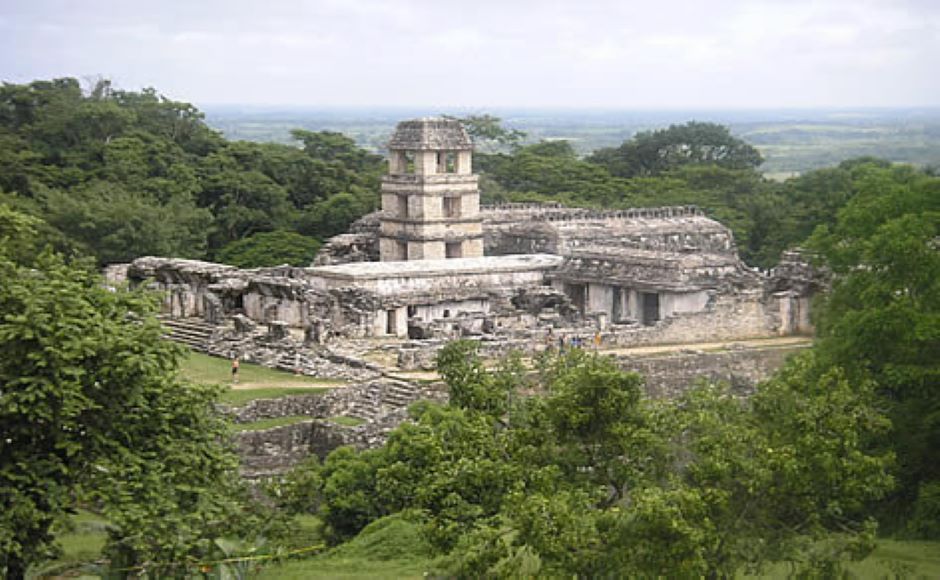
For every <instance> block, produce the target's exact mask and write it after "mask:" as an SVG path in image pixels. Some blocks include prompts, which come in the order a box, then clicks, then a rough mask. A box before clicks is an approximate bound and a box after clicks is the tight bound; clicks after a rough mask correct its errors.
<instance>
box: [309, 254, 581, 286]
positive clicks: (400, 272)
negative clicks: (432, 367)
mask: <svg viewBox="0 0 940 580" xmlns="http://www.w3.org/2000/svg"><path fill="white" fill-rule="evenodd" d="M562 261H564V258H563V257H562V256H555V255H552V254H522V255H511V256H484V257H482V258H447V259H443V260H410V261H407V262H354V263H351V264H339V265H335V266H317V267H314V268H308V269H307V272H308V274H309V275H311V276H320V277H323V278H340V279H347V280H374V279H381V278H415V277H418V278H424V277H435V276H459V275H461V274H486V273H490V272H525V271H532V270H549V269H552V268H555V267H557V266H558V265H559V264H561V263H562Z"/></svg>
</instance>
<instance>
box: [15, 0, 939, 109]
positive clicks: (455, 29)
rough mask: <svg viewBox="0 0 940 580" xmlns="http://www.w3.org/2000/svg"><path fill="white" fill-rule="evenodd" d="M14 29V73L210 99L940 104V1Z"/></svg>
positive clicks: (202, 10) (26, 14)
mask: <svg viewBox="0 0 940 580" xmlns="http://www.w3.org/2000/svg"><path fill="white" fill-rule="evenodd" d="M0 26H3V27H4V30H5V32H4V34H3V35H0V78H3V79H6V80H13V81H17V82H22V81H28V80H31V79H32V78H46V77H49V76H56V75H63V74H68V75H74V76H82V75H86V74H96V73H105V74H113V75H115V76H116V77H117V78H116V79H115V80H116V82H117V83H118V84H120V85H122V86H125V87H128V88H134V86H135V85H152V86H155V87H157V88H158V89H160V90H162V91H164V92H167V93H169V94H170V95H171V96H173V97H174V98H180V99H186V100H193V101H196V102H218V101H229V102H232V101H236V102H237V101H242V102H265V101H266V102H276V101H280V102H288V103H300V104H308V105H324V104H360V105H369V104H373V105H381V104H389V105H408V104H413V105H414V104H428V103H445V102H446V103H447V104H448V105H464V106H484V105H487V106H497V105H509V106H526V105H529V106H551V105H565V106H622V107H635V106H663V107H683V106H685V107H735V106H755V107H757V106H786V105H795V106H813V105H845V106H848V105H859V104H864V105H878V104H882V105H904V104H929V103H932V104H940V103H938V97H937V95H940V79H938V78H937V75H936V74H935V73H934V72H933V69H934V68H935V64H934V62H933V61H934V60H935V58H936V55H937V54H940V3H937V2H934V0H711V1H709V2H701V1H699V0H660V1H658V2H652V3H651V2H649V1H648V0H642V1H640V0H593V1H592V0H581V1H576V0H570V1H566V0H554V1H551V0H515V1H506V0H477V1H476V2H474V3H472V4H468V3H458V2H456V1H452V0H280V1H275V2H272V1H270V0H267V1H261V0H229V1H226V0H208V1H200V2H183V1H182V0H163V1H162V2H142V1H132V0H87V1H86V2H82V3H74V2H68V1H65V0H58V1H57V0H32V1H30V2H28V3H26V2H18V3H16V4H15V5H12V4H8V5H4V6H2V7H0ZM50 26H53V27H56V26H57V27H58V28H50ZM50 35H51V36H54V37H55V39H56V42H49V40H48V38H49V36H50Z"/></svg>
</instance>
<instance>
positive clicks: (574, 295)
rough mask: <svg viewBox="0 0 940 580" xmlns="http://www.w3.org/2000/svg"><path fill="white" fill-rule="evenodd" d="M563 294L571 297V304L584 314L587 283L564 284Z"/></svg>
mask: <svg viewBox="0 0 940 580" xmlns="http://www.w3.org/2000/svg"><path fill="white" fill-rule="evenodd" d="M565 294H566V295H567V296H568V298H570V299H571V304H572V305H573V306H574V307H575V308H577V309H578V312H580V313H581V314H584V306H585V304H587V284H566V285H565Z"/></svg>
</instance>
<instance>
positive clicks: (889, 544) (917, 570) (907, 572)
mask: <svg viewBox="0 0 940 580" xmlns="http://www.w3.org/2000/svg"><path fill="white" fill-rule="evenodd" d="M846 568H847V571H848V574H849V575H848V577H849V578H861V579H868V578H871V579H876V578H877V579H880V578H940V542H916V541H900V540H878V547H876V548H875V551H874V552H872V553H871V555H870V556H868V557H867V558H865V559H864V560H862V561H861V562H850V563H848V564H846ZM739 577H740V578H756V577H755V576H745V575H740V576H739ZM759 577H760V578H774V579H776V578H780V579H783V578H792V577H793V576H792V573H791V571H790V569H789V567H788V566H786V565H779V566H774V567H772V568H770V569H768V570H767V571H766V572H765V573H764V574H762V575H761V576H759Z"/></svg>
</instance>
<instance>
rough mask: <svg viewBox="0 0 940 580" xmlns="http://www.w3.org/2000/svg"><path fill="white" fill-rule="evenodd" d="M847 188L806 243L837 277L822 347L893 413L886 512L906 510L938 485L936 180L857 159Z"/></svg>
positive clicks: (825, 310) (939, 195)
mask: <svg viewBox="0 0 940 580" xmlns="http://www.w3.org/2000/svg"><path fill="white" fill-rule="evenodd" d="M852 189H853V196H852V198H851V199H850V200H849V201H848V203H847V204H846V205H845V206H844V207H843V208H842V209H841V210H839V212H838V218H837V221H836V223H835V224H834V225H833V226H832V227H820V228H819V229H817V231H816V232H815V233H814V234H813V236H812V238H811V240H810V244H809V245H810V247H811V248H813V249H814V250H816V251H817V252H819V253H820V254H821V256H822V257H823V258H824V260H825V264H826V265H827V266H828V267H829V268H831V270H832V272H833V276H834V280H833V284H832V289H831V291H830V292H829V293H828V295H827V296H826V297H825V301H824V302H823V303H822V304H821V305H820V308H819V309H818V312H819V316H818V324H817V332H818V335H819V349H820V352H821V353H822V354H823V355H824V356H826V357H827V359H828V360H830V361H831V363H832V364H833V365H839V366H843V367H844V368H846V369H851V370H852V372H853V376H855V377H860V378H863V379H867V378H870V379H872V380H874V381H875V383H876V384H877V386H878V391H879V393H880V394H881V396H882V397H883V401H884V403H885V404H887V405H888V406H889V408H890V409H891V413H890V414H891V417H892V419H893V420H894V423H895V431H894V433H893V434H892V436H891V438H890V440H889V441H886V444H888V445H890V446H891V448H892V449H894V450H895V451H896V453H897V455H898V465H899V470H898V475H899V480H900V484H901V485H900V486H899V489H898V493H897V494H896V495H895V496H894V498H893V499H894V500H895V502H894V503H893V504H891V505H889V506H888V508H887V509H886V512H887V513H895V514H896V513H908V511H909V510H910V509H911V508H912V504H914V502H915V501H916V500H917V498H918V497H921V496H923V497H930V494H929V493H924V492H923V491H922V488H927V487H929V486H930V485H933V484H935V483H936V482H938V481H940V467H938V466H940V455H938V452H937V450H938V449H940V391H938V390H937V385H938V384H940V359H938V357H937V353H938V352H940V251H938V244H937V240H938V239H940V237H938V236H940V179H938V178H937V177H933V176H930V175H927V174H924V173H922V172H919V171H917V170H914V169H911V168H909V167H901V166H898V167H886V166H884V165H882V164H873V163H862V164H859V165H858V166H857V167H854V168H853V185H852ZM913 509H914V511H918V509H919V510H920V511H921V512H923V511H924V509H925V508H918V507H917V506H914V507H913ZM927 511H928V512H929V511H930V510H927ZM912 525H914V527H915V528H916V527H918V526H919V524H917V523H916V522H915V523H913V524H912Z"/></svg>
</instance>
